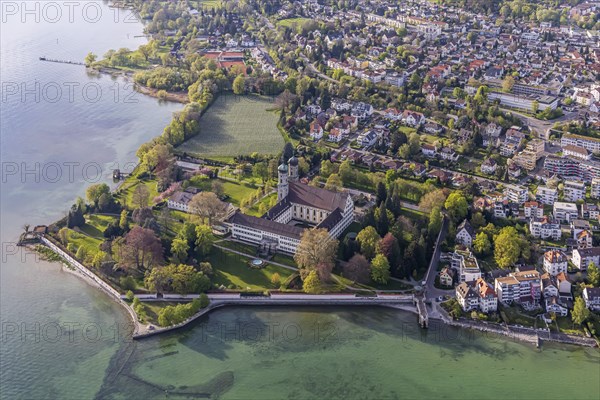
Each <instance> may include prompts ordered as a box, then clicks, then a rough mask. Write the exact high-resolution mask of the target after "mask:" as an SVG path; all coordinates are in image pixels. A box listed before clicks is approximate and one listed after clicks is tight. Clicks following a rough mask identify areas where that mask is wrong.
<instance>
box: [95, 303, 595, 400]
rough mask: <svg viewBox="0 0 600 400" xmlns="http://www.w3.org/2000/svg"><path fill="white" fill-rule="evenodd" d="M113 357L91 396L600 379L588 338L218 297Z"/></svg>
mask: <svg viewBox="0 0 600 400" xmlns="http://www.w3.org/2000/svg"><path fill="white" fill-rule="evenodd" d="M124 357H125V360H124V361H123V364H121V365H120V366H119V367H120V368H122V370H121V373H120V374H119V376H118V377H117V378H116V379H115V380H114V381H112V383H111V384H110V385H105V386H104V387H103V390H102V391H101V393H100V396H99V397H101V398H111V399H113V398H114V399H116V398H128V397H132V396H136V397H137V395H140V397H144V398H149V399H154V398H156V399H160V398H166V396H167V395H168V398H187V397H195V396H199V397H202V396H218V397H219V398H223V399H250V398H252V399H255V398H263V399H276V398H295V399H312V398H327V399H337V398H339V399H393V398H489V399H495V398H499V397H503V398H510V397H516V398H540V399H541V398H544V399H554V398H556V399H558V398H576V399H579V398H595V397H596V394H597V393H598V391H599V390H600V388H599V385H600V383H599V382H598V379H597V377H598V372H600V370H599V362H600V354H599V353H598V351H597V349H581V348H576V347H572V346H562V345H554V344H545V345H544V346H543V348H542V349H535V348H534V347H533V346H531V345H528V344H524V343H521V342H516V341H512V340H510V339H507V338H506V337H503V336H502V337H496V336H490V335H487V336H486V335H483V334H481V333H479V332H471V331H466V330H459V329H455V328H451V327H448V326H445V325H437V324H434V325H432V327H431V328H430V329H429V330H428V331H423V330H420V329H419V328H418V327H417V324H416V320H415V316H414V315H412V314H410V313H407V312H403V311H397V310H392V309H387V308H378V307H349V308H340V307H324V308H314V307H289V308H285V309H282V308H278V307H226V308H222V309H220V310H218V311H216V312H213V313H211V314H209V315H208V316H206V317H204V318H203V319H202V320H200V321H198V322H197V323H196V324H195V325H194V326H193V327H192V328H191V329H188V330H185V331H180V332H177V333H172V334H166V335H164V336H157V337H152V338H148V339H143V340H140V341H137V342H135V343H134V346H133V347H132V349H131V353H130V354H127V355H124ZM114 361H115V362H116V363H118V361H117V360H116V359H115V360H114ZM525 381H526V382H525ZM532 382H535V385H533V384H532ZM556 382H565V384H564V385H556ZM566 382H573V383H575V382H586V384H585V385H575V384H566ZM500 391H501V392H502V395H501V396H500V395H499V393H500Z"/></svg>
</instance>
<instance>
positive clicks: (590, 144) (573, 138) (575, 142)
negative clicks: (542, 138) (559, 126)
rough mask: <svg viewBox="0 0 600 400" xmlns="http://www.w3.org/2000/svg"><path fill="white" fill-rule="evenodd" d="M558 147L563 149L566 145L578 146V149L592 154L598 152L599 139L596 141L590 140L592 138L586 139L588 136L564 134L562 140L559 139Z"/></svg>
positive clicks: (599, 148) (599, 147) (594, 139)
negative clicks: (581, 148) (580, 148)
mask: <svg viewBox="0 0 600 400" xmlns="http://www.w3.org/2000/svg"><path fill="white" fill-rule="evenodd" d="M560 145H561V146H562V147H565V146H568V145H571V146H579V147H583V148H584V149H586V150H588V151H590V152H592V153H599V152H600V139H596V138H592V137H588V136H581V135H574V134H572V133H565V134H564V135H563V136H562V138H561V139H560Z"/></svg>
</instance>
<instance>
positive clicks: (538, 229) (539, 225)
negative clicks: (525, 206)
mask: <svg viewBox="0 0 600 400" xmlns="http://www.w3.org/2000/svg"><path fill="white" fill-rule="evenodd" d="M529 233H531V236H533V237H534V238H539V239H552V240H560V238H561V236H562V231H561V230H560V224H559V223H558V222H557V221H555V220H553V219H551V218H549V217H548V216H544V217H541V218H531V219H530V220H529Z"/></svg>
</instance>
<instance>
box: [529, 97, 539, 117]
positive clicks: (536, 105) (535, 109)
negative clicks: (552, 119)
mask: <svg viewBox="0 0 600 400" xmlns="http://www.w3.org/2000/svg"><path fill="white" fill-rule="evenodd" d="M539 109H540V102H539V101H537V100H534V101H533V103H531V112H532V113H534V114H537V112H538V111H539Z"/></svg>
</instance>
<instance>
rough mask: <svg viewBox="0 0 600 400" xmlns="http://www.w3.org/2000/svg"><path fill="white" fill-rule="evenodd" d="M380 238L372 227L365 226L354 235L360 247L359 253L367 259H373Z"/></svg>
mask: <svg viewBox="0 0 600 400" xmlns="http://www.w3.org/2000/svg"><path fill="white" fill-rule="evenodd" d="M380 240H381V237H380V236H379V234H378V233H377V231H376V230H375V228H374V227H372V226H367V227H366V228H364V229H363V230H361V231H360V232H359V233H358V235H356V241H357V242H358V244H359V245H360V252H361V253H362V254H363V255H364V256H365V257H366V258H367V259H368V260H370V259H372V258H373V257H375V252H376V251H377V245H378V244H379V241H380Z"/></svg>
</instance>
